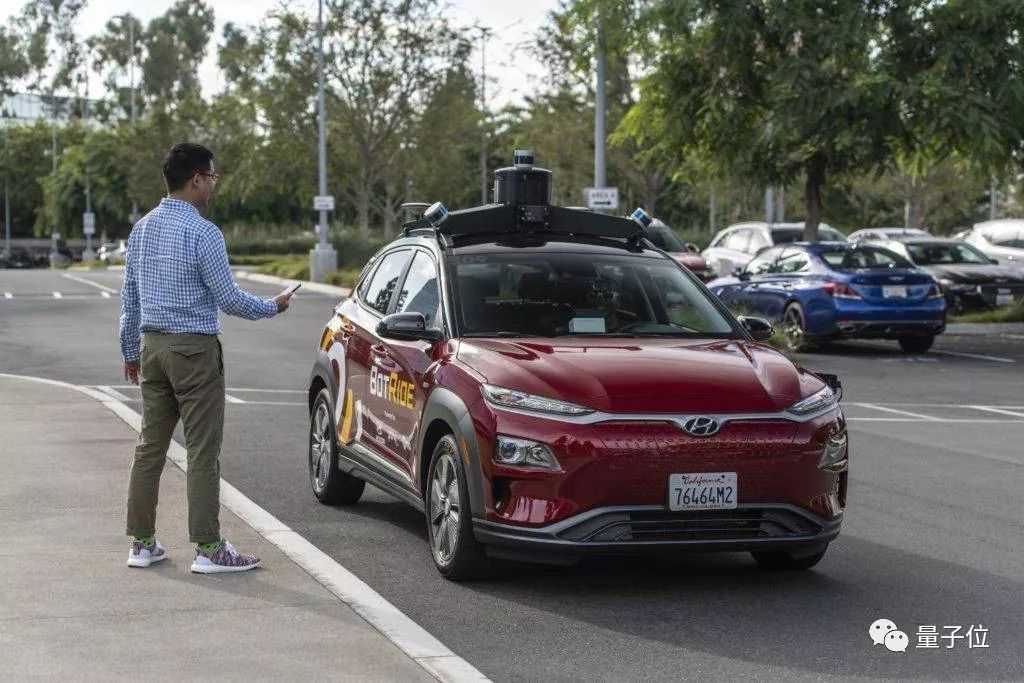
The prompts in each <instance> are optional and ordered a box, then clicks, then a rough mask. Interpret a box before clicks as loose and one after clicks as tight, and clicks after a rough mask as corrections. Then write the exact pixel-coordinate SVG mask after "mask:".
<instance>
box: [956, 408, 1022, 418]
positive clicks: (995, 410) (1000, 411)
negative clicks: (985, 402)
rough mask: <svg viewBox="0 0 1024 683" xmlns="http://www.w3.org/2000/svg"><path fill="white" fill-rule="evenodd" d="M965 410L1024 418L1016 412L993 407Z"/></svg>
mask: <svg viewBox="0 0 1024 683" xmlns="http://www.w3.org/2000/svg"><path fill="white" fill-rule="evenodd" d="M964 407H965V408H974V409H975V410H984V411H986V412H989V413H997V414H999V415H1012V416H1013V417H1019V418H1024V413H1018V412H1014V411H1012V410H1006V409H1005V408H994V407H992V406H964Z"/></svg>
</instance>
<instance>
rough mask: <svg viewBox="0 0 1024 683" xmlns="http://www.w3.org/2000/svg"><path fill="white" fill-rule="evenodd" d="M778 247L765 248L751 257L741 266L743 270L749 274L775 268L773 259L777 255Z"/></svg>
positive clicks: (761, 272) (772, 270)
mask: <svg viewBox="0 0 1024 683" xmlns="http://www.w3.org/2000/svg"><path fill="white" fill-rule="evenodd" d="M779 251H780V250H779V249H765V250H764V251H762V252H761V253H760V254H758V255H757V256H755V257H754V258H752V259H751V260H750V261H749V262H747V265H746V266H745V267H744V268H743V272H745V273H747V274H749V275H763V274H765V273H771V272H774V270H775V259H776V258H777V257H778V255H779Z"/></svg>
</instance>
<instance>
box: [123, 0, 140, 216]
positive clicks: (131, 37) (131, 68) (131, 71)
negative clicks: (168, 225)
mask: <svg viewBox="0 0 1024 683" xmlns="http://www.w3.org/2000/svg"><path fill="white" fill-rule="evenodd" d="M125 16H126V17H128V80H129V81H130V83H129V86H130V90H131V98H132V99H131V104H130V108H131V117H132V155H134V154H135V17H134V16H133V15H132V13H131V12H129V13H128V14H126V15H125ZM132 162H133V163H132V174H133V175H134V171H135V163H134V159H133V160H132ZM128 220H129V221H130V222H131V224H132V225H135V224H136V223H137V222H138V221H139V201H138V200H137V199H136V198H135V192H134V188H133V191H132V213H131V216H129V217H128Z"/></svg>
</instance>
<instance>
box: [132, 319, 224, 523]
mask: <svg viewBox="0 0 1024 683" xmlns="http://www.w3.org/2000/svg"><path fill="white" fill-rule="evenodd" d="M140 361H141V370H140V373H139V376H140V380H141V382H140V384H141V385H142V431H141V432H140V433H139V440H138V443H137V444H136V446H135V457H134V458H133V460H132V473H131V479H130V481H129V484H128V529H127V531H128V534H129V535H130V536H149V535H152V534H153V533H154V532H155V528H156V504H157V497H158V493H159V488H160V474H161V472H163V469H164V462H165V460H166V458H167V447H168V446H169V445H170V442H171V436H172V435H173V434H174V428H175V426H176V425H177V424H178V419H179V418H180V419H181V421H182V423H183V426H184V432H185V449H186V450H187V451H188V460H187V462H188V471H187V474H186V478H187V487H188V533H189V540H190V541H192V542H193V543H214V542H216V541H219V540H220V517H219V513H220V446H221V439H222V437H223V433H224V357H223V352H222V350H221V346H220V340H218V339H217V337H216V336H211V335H202V334H163V333H160V332H146V333H144V335H143V341H142V357H141V359H140Z"/></svg>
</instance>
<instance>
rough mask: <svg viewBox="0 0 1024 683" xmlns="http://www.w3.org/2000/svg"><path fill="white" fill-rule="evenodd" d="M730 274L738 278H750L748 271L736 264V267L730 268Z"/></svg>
mask: <svg viewBox="0 0 1024 683" xmlns="http://www.w3.org/2000/svg"><path fill="white" fill-rule="evenodd" d="M732 276H733V277H735V278H739V279H740V280H749V279H750V273H748V272H747V271H745V270H743V269H742V268H740V267H738V266H737V267H736V268H733V269H732Z"/></svg>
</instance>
